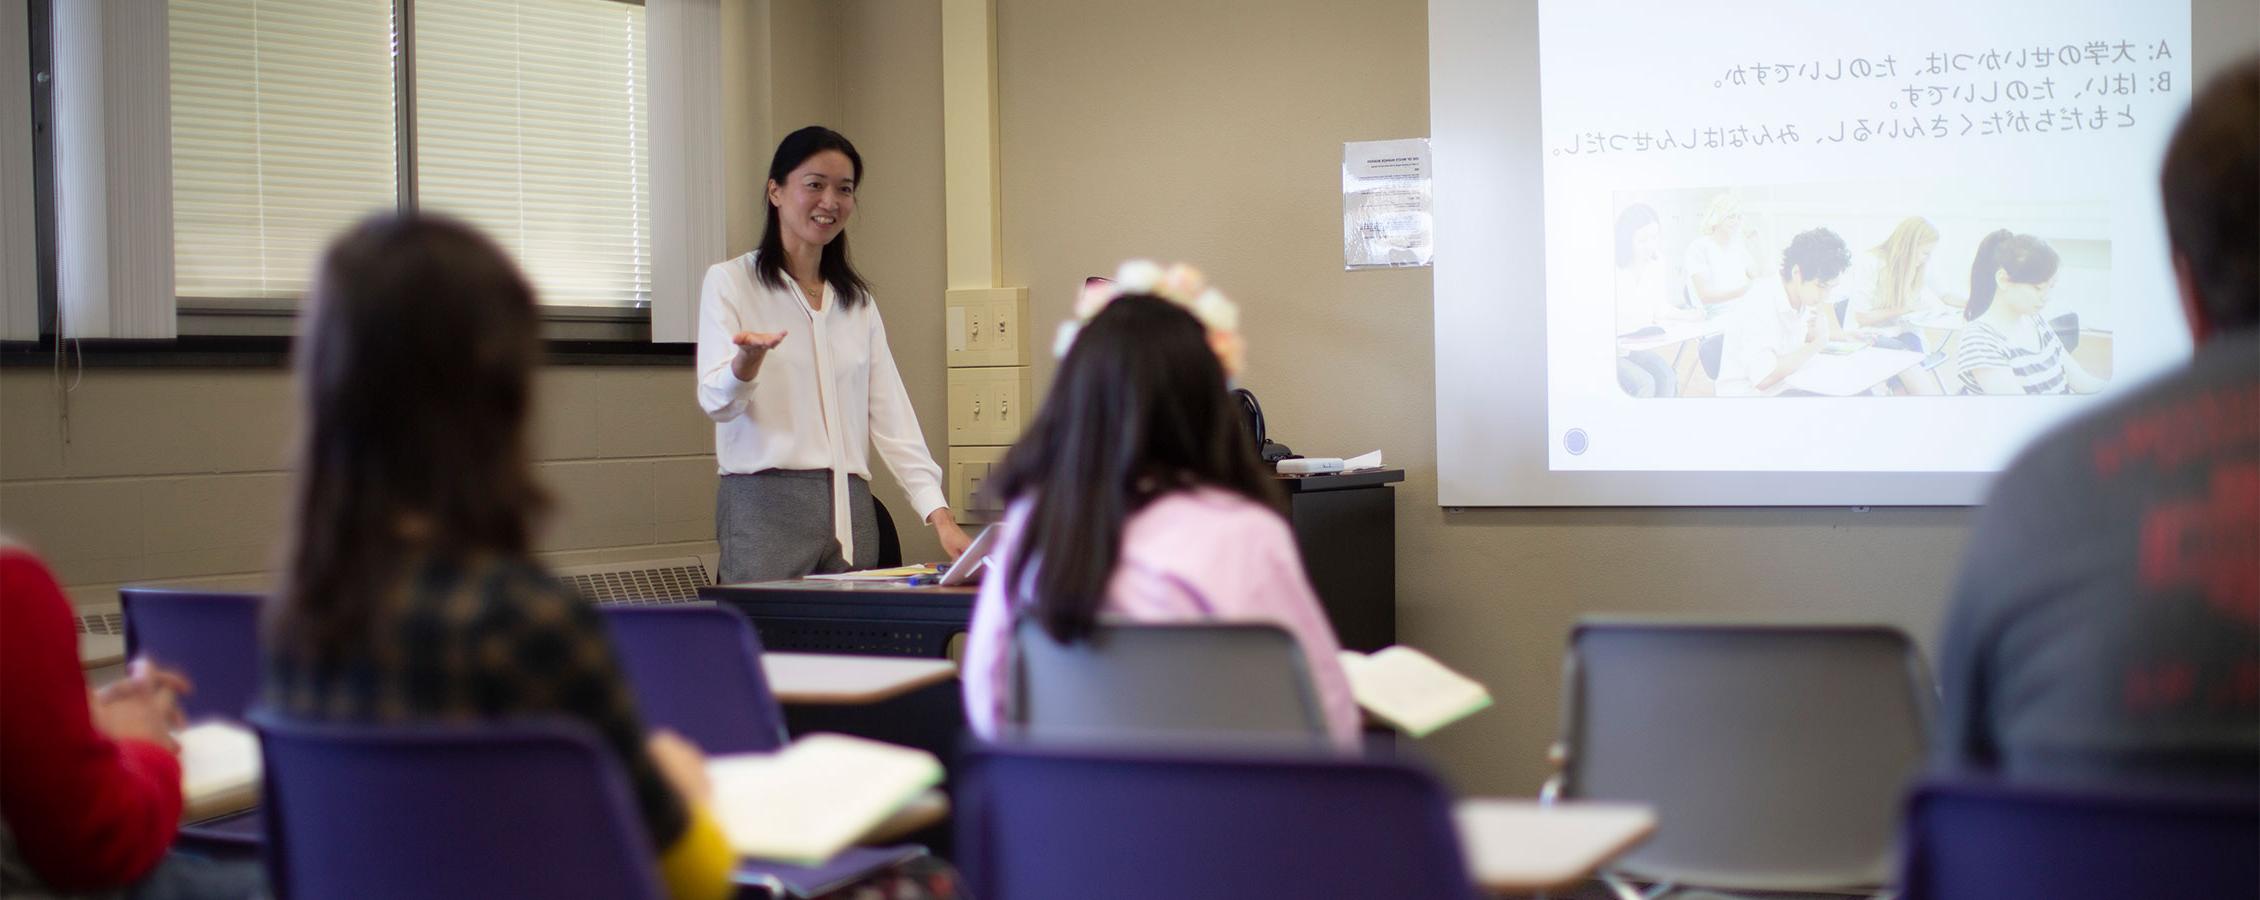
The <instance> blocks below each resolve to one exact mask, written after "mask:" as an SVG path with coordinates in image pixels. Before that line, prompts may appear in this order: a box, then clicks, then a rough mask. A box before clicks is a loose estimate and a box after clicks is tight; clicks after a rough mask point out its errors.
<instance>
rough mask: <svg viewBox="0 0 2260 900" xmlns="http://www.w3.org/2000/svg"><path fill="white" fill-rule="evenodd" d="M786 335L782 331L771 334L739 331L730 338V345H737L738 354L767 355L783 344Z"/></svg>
mask: <svg viewBox="0 0 2260 900" xmlns="http://www.w3.org/2000/svg"><path fill="white" fill-rule="evenodd" d="M786 334H787V332H783V331H779V332H776V333H773V334H772V333H767V332H760V331H740V332H738V333H737V335H736V336H734V337H732V338H730V343H733V344H736V345H738V352H739V353H767V352H769V351H771V350H775V349H777V345H778V344H782V343H784V342H785V335H786Z"/></svg>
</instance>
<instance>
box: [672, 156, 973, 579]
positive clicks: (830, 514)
mask: <svg viewBox="0 0 2260 900" xmlns="http://www.w3.org/2000/svg"><path fill="white" fill-rule="evenodd" d="M862 178H863V157H862V156H861V155H859V154H857V153H856V152H855V145H853V144H850V143H848V139H847V138H845V137H842V136H840V134H839V133H838V132H835V131H832V130H831V129H828V128H824V127H821V126H815V125H811V126H809V127H807V128H803V129H801V130H799V131H795V132H793V133H792V134H789V135H786V136H785V140H784V141H783V142H782V143H780V144H778V145H777V154H776V156H775V157H774V158H773V159H771V160H770V163H769V186H768V200H769V202H768V216H767V221H766V222H765V223H764V224H763V226H762V231H761V246H760V248H759V249H757V250H755V251H754V252H752V253H748V254H746V255H744V256H740V257H737V258H735V259H731V260H728V261H725V262H720V263H716V264H715V265H714V266H713V267H711V268H709V269H707V270H706V283H705V286H704V287H703V288H701V290H700V292H699V322H698V401H699V406H700V407H702V408H704V409H705V410H706V415H707V416H708V417H709V418H711V419H713V420H714V451H715V455H716V456H717V457H718V458H719V459H720V462H721V472H722V480H721V488H720V491H719V494H718V495H717V497H716V498H715V504H714V530H715V533H716V539H717V540H719V541H720V542H721V544H722V570H721V573H720V576H719V581H720V582H721V583H723V584H737V583H742V582H747V581H768V580H775V579H780V578H797V577H800V576H803V575H807V574H810V573H812V572H839V571H844V570H846V569H849V568H869V567H870V566H871V565H873V564H874V563H875V562H876V561H877V558H878V550H879V526H878V518H877V515H876V513H875V511H874V510H873V508H872V503H871V485H870V482H869V481H868V479H869V478H870V475H871V463H870V452H869V451H870V447H871V446H872V445H874V444H875V445H877V447H878V448H879V456H880V457H881V458H882V459H884V460H886V463H887V469H888V470H889V471H891V472H893V473H894V475H895V480H897V481H899V482H901V483H902V486H903V490H904V491H905V492H907V493H908V494H909V495H910V504H911V508H913V509H915V510H917V511H918V513H919V515H920V517H921V518H923V519H924V520H925V521H926V522H927V523H928V524H930V525H933V526H934V530H935V532H936V536H937V537H939V538H940V539H941V544H942V549H943V550H944V551H946V552H947V553H948V554H949V555H950V557H951V558H952V559H955V558H956V557H957V555H958V554H959V553H962V552H964V550H965V547H966V545H967V544H968V543H970V540H969V539H967V538H966V536H965V532H964V531H962V530H960V529H959V528H958V527H957V521H956V520H955V519H953V518H951V516H950V511H949V504H948V501H947V500H946V499H944V497H943V495H942V470H941V467H940V466H937V465H935V464H934V458H933V457H932V456H931V455H929V454H928V453H927V452H926V442H925V438H924V436H923V434H922V433H921V432H920V431H919V430H918V415H917V413H916V412H914V411H913V410H912V409H911V408H910V396H909V394H908V393H906V392H905V391H904V390H903V386H902V376H901V374H900V373H898V372H897V371H896V370H895V360H894V355H893V354H892V353H891V352H889V351H888V349H887V331H886V326H885V325H884V324H882V323H881V322H880V321H879V310H878V307H877V305H876V304H874V303H873V302H872V299H871V290H870V286H869V285H867V284H865V283H864V281H863V278H862V276H860V275H857V274H856V272H855V267H854V266H852V265H850V264H849V263H848V246H847V235H846V234H844V233H843V232H842V229H844V228H846V227H847V221H848V218H849V217H850V216H852V215H854V214H855V190H856V184H857V182H859V181H861V180H862Z"/></svg>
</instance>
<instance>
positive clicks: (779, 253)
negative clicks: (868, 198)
mask: <svg viewBox="0 0 2260 900" xmlns="http://www.w3.org/2000/svg"><path fill="white" fill-rule="evenodd" d="M826 150H837V151H839V153H840V155H841V156H845V157H847V158H848V165H850V166H853V167H854V168H855V184H856V187H858V188H861V187H862V186H863V154H861V153H857V152H855V145H854V144H851V143H849V142H848V139H847V137H846V136H845V135H842V134H840V133H839V132H837V131H833V130H832V129H829V128H826V127H824V126H822V125H810V126H808V127H806V128H803V129H801V130H799V131H795V132H793V133H791V134H788V135H785V139H784V140H782V141H779V142H778V143H777V154H776V155H775V156H772V157H770V158H769V180H770V181H774V182H776V183H778V184H784V183H785V179H786V177H788V176H790V175H792V174H793V170H794V169H798V168H800V164H801V163H804V162H807V161H808V158H809V157H811V156H815V155H816V154H819V153H822V152H824V151H826ZM763 196H764V198H765V199H763V200H762V201H761V207H762V210H763V212H764V214H765V215H766V216H767V218H765V219H764V220H763V222H762V226H761V253H760V255H758V256H756V257H754V260H753V274H754V277H756V278H759V279H761V283H762V284H765V285H768V286H769V287H770V288H772V289H775V290H780V291H781V290H784V289H785V284H786V282H787V281H788V280H789V279H791V277H792V276H791V275H788V274H786V272H785V239H784V236H783V232H781V231H780V230H779V226H778V224H777V207H776V205H775V204H772V203H770V202H769V201H768V200H767V199H766V196H767V195H766V194H764V195H763ZM816 272H817V274H819V275H821V276H823V278H824V283H825V284H829V285H831V286H832V293H835V294H838V295H840V308H842V309H854V308H855V307H856V306H857V305H858V304H860V303H862V302H863V301H865V300H867V299H869V298H870V296H871V285H870V284H868V283H866V282H865V281H864V280H863V276H862V275H859V274H856V271H855V265H854V264H853V263H850V262H848V236H847V232H846V231H841V232H840V233H839V234H838V235H836V236H834V237H833V238H832V242H831V243H828V244H825V245H824V255H823V258H822V259H820V260H818V262H817V264H816Z"/></svg>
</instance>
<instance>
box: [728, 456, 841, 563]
mask: <svg viewBox="0 0 2260 900" xmlns="http://www.w3.org/2000/svg"><path fill="white" fill-rule="evenodd" d="M848 527H849V528H850V529H852V530H853V533H854V535H855V560H854V562H855V565H854V566H853V568H858V569H868V568H871V567H872V566H873V565H876V564H877V563H878V561H879V520H878V516H877V513H875V512H874V511H873V509H872V506H871V484H870V483H869V482H867V481H864V480H863V478H862V477H861V476H857V475H850V476H848ZM714 539H715V540H716V541H719V542H720V543H721V544H722V571H721V572H720V573H719V574H718V575H717V576H716V578H715V580H716V581H717V582H718V583H720V584H743V583H745V582H748V581H776V580H779V579H784V578H799V577H801V576H803V575H810V574H817V573H829V572H845V571H847V570H848V569H849V568H850V566H849V565H848V560H845V559H842V558H840V539H839V538H838V537H836V536H834V535H833V534H832V472H831V470H830V469H764V470H762V471H759V472H755V473H753V474H751V475H724V476H722V486H721V488H720V491H719V493H718V494H717V495H716V496H715V498H714Z"/></svg>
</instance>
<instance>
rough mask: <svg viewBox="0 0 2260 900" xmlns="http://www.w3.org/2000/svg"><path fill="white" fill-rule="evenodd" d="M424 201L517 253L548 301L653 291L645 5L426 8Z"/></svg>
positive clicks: (551, 0)
mask: <svg viewBox="0 0 2260 900" xmlns="http://www.w3.org/2000/svg"><path fill="white" fill-rule="evenodd" d="M413 23H414V29H415V54H414V58H415V81H416V105H415V109H416V132H415V133H416V174H417V180H416V187H417V204H418V205H419V206H420V207H421V208H423V209H426V210H430V211H434V212H443V213H447V214H450V215H454V216H458V217H461V218H463V219H465V220H468V221H470V222H471V223H473V224H475V225H477V226H478V227H479V228H480V229H482V230H484V231H485V232H487V233H488V234H490V235H492V236H493V237H494V238H495V240H497V241H498V242H500V243H501V244H502V246H503V247H504V249H506V250H508V251H509V252H510V254H511V255H512V256H514V257H516V258H517V259H518V261H519V264H520V265H522V266H523V267H524V268H525V269H526V272H527V274H528V275H529V276H530V277H532V279H533V280H534V282H535V284H536V286H537V287H538V288H539V290H540V292H541V297H542V301H543V302H544V303H551V304H566V305H580V306H629V305H635V304H639V303H643V302H646V301H648V300H649V298H650V294H651V223H652V214H651V184H650V177H649V175H648V173H647V167H648V162H649V159H650V147H649V143H648V141H647V140H646V137H645V135H646V132H647V131H648V121H649V118H650V113H649V107H650V104H649V101H648V98H647V90H646V86H645V77H644V9H643V7H641V6H635V5H630V4H626V3H621V2H617V0H417V2H416V5H415V16H414V19H413Z"/></svg>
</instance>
